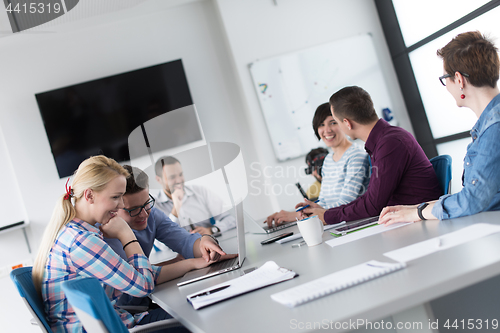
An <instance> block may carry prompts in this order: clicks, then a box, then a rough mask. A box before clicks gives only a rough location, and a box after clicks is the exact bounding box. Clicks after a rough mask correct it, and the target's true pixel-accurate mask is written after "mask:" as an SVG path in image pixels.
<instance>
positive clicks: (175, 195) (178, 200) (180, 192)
mask: <svg viewBox="0 0 500 333" xmlns="http://www.w3.org/2000/svg"><path fill="white" fill-rule="evenodd" d="M184 194H185V192H184V189H183V188H182V187H180V186H179V187H178V186H176V187H174V192H172V201H173V202H174V206H173V207H172V212H171V213H172V215H174V216H175V217H179V212H180V211H181V207H182V199H183V198H184Z"/></svg>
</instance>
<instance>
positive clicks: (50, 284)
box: [42, 218, 161, 332]
mask: <svg viewBox="0 0 500 333" xmlns="http://www.w3.org/2000/svg"><path fill="white" fill-rule="evenodd" d="M160 269H161V268H160V267H155V266H153V267H152V266H151V265H150V263H149V261H148V259H147V257H146V256H144V255H142V254H134V255H133V256H130V257H129V258H128V260H127V261H125V260H123V259H122V258H120V256H118V255H117V254H116V253H115V252H114V251H113V249H111V247H109V245H108V244H106V242H104V240H103V235H102V233H101V232H100V230H99V229H98V228H96V227H94V226H92V225H90V224H88V223H86V222H84V221H82V220H79V219H76V218H75V219H73V220H72V221H70V222H68V223H67V224H66V225H65V226H64V227H63V229H62V230H61V232H60V233H59V234H58V235H57V238H56V241H55V243H54V245H53V246H52V249H51V250H50V252H49V256H48V258H47V264H46V266H45V273H44V277H43V282H42V297H43V302H44V306H45V312H46V313H47V315H48V319H49V324H50V326H51V328H52V331H54V332H82V331H84V332H85V330H84V329H83V326H82V324H81V323H80V321H79V320H78V317H77V316H76V314H75V312H74V310H73V309H72V308H71V306H70V305H69V303H68V302H67V300H66V297H65V295H64V292H63V290H62V288H61V284H62V283H63V282H64V281H67V280H72V279H78V278H83V277H94V278H97V279H98V280H99V281H101V282H102V283H104V284H106V285H109V286H111V287H112V288H109V289H108V290H107V291H106V294H107V295H108V297H109V299H110V301H111V303H112V304H113V306H115V303H116V300H117V299H118V298H119V297H120V296H121V295H122V293H127V294H129V295H132V296H138V297H143V296H147V295H148V294H150V293H151V292H152V291H153V289H154V286H155V278H156V277H158V275H159V273H160ZM115 310H116V312H117V313H118V315H119V316H120V318H121V319H122V321H123V323H124V324H125V325H126V326H127V327H129V328H130V327H133V326H134V325H135V324H136V323H137V322H139V321H140V320H141V319H142V318H143V317H144V316H145V315H146V314H147V312H143V313H139V314H136V315H135V317H134V316H132V315H131V314H130V313H128V312H126V311H125V310H121V309H119V308H117V307H115Z"/></svg>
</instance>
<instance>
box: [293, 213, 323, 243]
mask: <svg viewBox="0 0 500 333" xmlns="http://www.w3.org/2000/svg"><path fill="white" fill-rule="evenodd" d="M297 226H298V227H299V231H300V234H301V235H302V238H304V240H305V241H306V243H307V245H308V246H315V245H318V244H321V243H322V242H323V222H321V220H320V219H319V217H318V215H314V216H311V217H308V218H305V219H303V220H302V221H298V222H297Z"/></svg>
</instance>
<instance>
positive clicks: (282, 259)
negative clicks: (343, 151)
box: [151, 212, 500, 333]
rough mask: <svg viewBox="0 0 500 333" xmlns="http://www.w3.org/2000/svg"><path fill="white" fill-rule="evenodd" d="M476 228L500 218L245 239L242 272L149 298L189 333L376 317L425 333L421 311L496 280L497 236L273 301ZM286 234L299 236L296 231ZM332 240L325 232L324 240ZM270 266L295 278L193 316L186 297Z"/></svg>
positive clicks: (164, 289)
mask: <svg viewBox="0 0 500 333" xmlns="http://www.w3.org/2000/svg"><path fill="white" fill-rule="evenodd" d="M479 222H483V223H492V224H499V225H500V212H485V213H481V214H478V215H474V216H469V217H464V218H459V219H454V220H448V221H437V220H429V221H423V222H418V223H414V224H410V225H407V226H403V227H400V228H397V229H393V230H388V231H387V232H384V233H381V234H376V235H373V236H370V237H367V238H363V239H360V240H357V241H354V242H351V243H347V244H343V245H340V246H337V247H333V248H332V247H330V246H329V245H327V244H325V242H323V243H322V244H320V245H317V246H314V247H307V246H302V247H300V248H292V247H291V244H293V243H297V242H298V241H300V240H297V241H292V242H290V243H285V244H276V243H274V244H270V245H261V244H260V241H261V240H264V239H266V238H268V237H269V236H268V235H256V234H246V250H247V256H246V260H245V262H244V264H243V268H242V269H240V270H238V271H235V272H230V273H226V274H222V275H219V276H216V277H212V278H209V279H205V280H202V281H199V282H196V283H193V284H190V285H186V286H183V287H177V285H176V282H177V280H173V281H170V282H167V283H165V284H162V285H158V286H157V287H156V289H155V291H154V293H153V294H152V295H151V297H152V299H153V300H154V301H155V302H156V303H158V304H159V305H160V306H161V307H162V308H164V309H165V310H166V311H167V312H169V313H170V314H172V315H173V316H174V317H175V318H177V319H178V320H179V321H180V322H181V323H182V324H183V325H185V326H186V327H187V328H188V329H189V330H191V331H192V332H217V333H222V332H238V333H243V332H287V331H293V332H306V331H311V330H315V329H316V330H317V329H321V330H322V329H324V328H326V327H328V328H329V329H331V328H333V329H332V331H338V332H343V331H351V330H352V329H353V328H358V329H360V331H362V330H363V328H365V329H366V326H364V325H360V326H353V322H355V323H360V324H362V323H363V324H366V322H371V323H372V325H373V324H374V323H375V322H376V321H377V320H380V319H384V320H385V321H384V322H385V325H389V324H387V320H393V322H392V324H391V325H396V323H398V322H400V323H402V324H404V325H408V323H410V322H413V321H417V320H418V321H419V322H421V323H422V325H423V327H422V329H420V328H419V327H418V324H413V325H417V326H415V327H416V328H418V329H416V330H415V331H418V332H433V330H431V329H429V328H428V320H431V321H432V314H430V315H431V316H430V317H427V316H428V315H429V312H428V309H429V307H426V306H423V305H426V304H427V302H429V301H431V300H434V299H437V298H439V297H441V296H444V295H447V294H449V293H452V292H455V291H458V290H460V289H462V288H465V287H468V286H472V285H474V284H476V283H479V282H481V281H484V280H487V279H489V278H491V277H494V276H497V275H500V233H497V234H493V235H490V236H487V237H484V238H481V239H478V240H475V241H471V242H468V243H466V244H462V245H459V246H456V247H453V248H450V249H445V250H442V251H439V252H436V253H433V254H430V255H428V256H425V257H422V258H419V259H415V260H413V261H410V262H409V263H408V266H407V267H406V268H405V269H403V270H400V271H397V272H394V273H391V274H388V275H386V276H383V277H380V278H377V279H374V280H371V281H368V282H365V283H362V284H359V285H357V286H354V287H351V288H348V289H346V290H343V291H340V292H337V293H334V294H331V295H328V296H325V297H323V298H320V299H317V300H314V301H311V302H309V303H306V304H303V305H300V306H297V307H295V308H288V307H286V306H284V305H281V304H279V303H277V302H275V301H273V300H272V299H271V297H270V295H272V294H274V293H277V292H279V291H282V290H286V289H289V288H291V287H294V286H297V285H300V284H303V283H305V282H308V281H311V280H314V279H316V278H319V277H322V276H325V275H327V274H331V273H333V272H336V271H339V270H342V269H345V268H349V267H351V266H354V265H357V264H360V263H363V262H366V261H368V260H372V259H373V260H380V261H386V262H393V261H392V260H391V259H389V258H387V257H385V256H383V253H385V252H387V251H391V250H395V249H398V248H401V247H404V246H407V245H410V244H414V243H417V242H420V241H423V240H426V239H429V238H433V237H437V236H440V235H444V234H447V233H449V232H452V231H455V230H459V229H461V228H464V227H466V226H469V225H472V224H474V223H479ZM285 230H286V231H288V230H291V231H294V232H298V229H297V227H291V228H288V229H285ZM281 232H283V231H278V232H277V233H281ZM224 238H225V239H226V240H225V241H222V242H221V245H222V246H223V248H224V250H226V251H228V252H236V249H235V247H236V238H231V237H224ZM332 238H333V237H332V236H331V235H330V234H329V233H328V232H325V233H324V235H323V240H324V241H326V240H329V239H332ZM268 260H273V261H275V262H276V263H277V264H278V265H280V266H282V267H285V268H288V269H291V270H294V271H295V272H297V273H298V274H299V276H298V277H296V278H295V279H293V280H289V281H285V282H283V283H279V284H276V285H272V286H268V287H266V288H263V289H260V290H256V291H253V292H251V293H248V294H245V295H241V296H238V297H235V298H233V299H230V300H226V301H224V302H221V303H218V304H215V305H212V306H209V307H207V308H203V309H200V310H194V309H193V308H192V306H191V305H190V304H189V303H188V302H187V301H186V296H187V295H188V294H190V293H193V292H196V291H199V290H201V289H204V288H207V287H210V286H213V285H216V284H218V283H221V282H225V281H228V280H230V279H233V278H236V277H238V276H240V274H242V271H244V270H246V269H248V268H251V267H258V266H260V265H262V264H264V263H265V262H266V261H268ZM425 310H427V312H426V313H422V311H424V312H425ZM422 314H423V315H422ZM361 321H363V322H361ZM379 325H380V322H379ZM368 327H369V326H368ZM379 327H380V326H379ZM385 327H387V326H385ZM393 328H396V327H393ZM367 331H370V330H367ZM377 331H380V329H379V330H377ZM392 331H393V332H399V330H392ZM403 331H404V332H410V331H411V330H401V332H403Z"/></svg>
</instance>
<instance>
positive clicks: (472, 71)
mask: <svg viewBox="0 0 500 333" xmlns="http://www.w3.org/2000/svg"><path fill="white" fill-rule="evenodd" d="M437 54H438V56H439V57H441V58H442V59H443V67H444V75H443V76H441V77H440V78H439V79H440V80H441V83H442V84H443V85H445V86H446V89H447V90H448V92H449V93H450V94H451V95H452V96H453V98H455V101H456V102H457V106H459V107H464V106H465V107H468V108H470V109H471V110H472V111H474V113H475V114H476V115H477V117H478V121H477V122H476V124H475V125H474V127H473V128H472V130H471V132H470V133H471V136H472V142H471V143H470V144H469V146H468V147H467V154H466V155H465V159H464V176H463V185H464V187H463V189H462V190H461V191H460V192H459V193H456V194H452V195H444V196H442V197H440V198H439V200H436V201H433V202H428V203H422V204H420V205H414V206H393V207H386V208H384V209H383V210H382V213H381V214H380V222H379V223H380V224H386V225H388V224H392V223H395V222H402V221H414V222H415V221H420V220H425V219H440V220H445V219H451V218H455V217H460V216H467V215H473V214H477V213H480V212H483V211H489V210H500V192H499V189H500V172H499V169H498V166H499V165H500V94H499V93H500V91H499V89H498V86H497V81H498V77H499V72H500V65H499V57H498V49H497V48H496V47H495V45H493V43H491V42H490V41H489V40H488V39H487V38H486V37H485V36H483V35H482V34H481V33H480V32H479V31H474V32H466V33H462V34H460V35H458V36H456V37H455V38H454V39H453V40H452V41H451V42H449V43H448V44H447V45H446V46H445V47H443V48H442V49H440V50H438V51H437Z"/></svg>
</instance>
